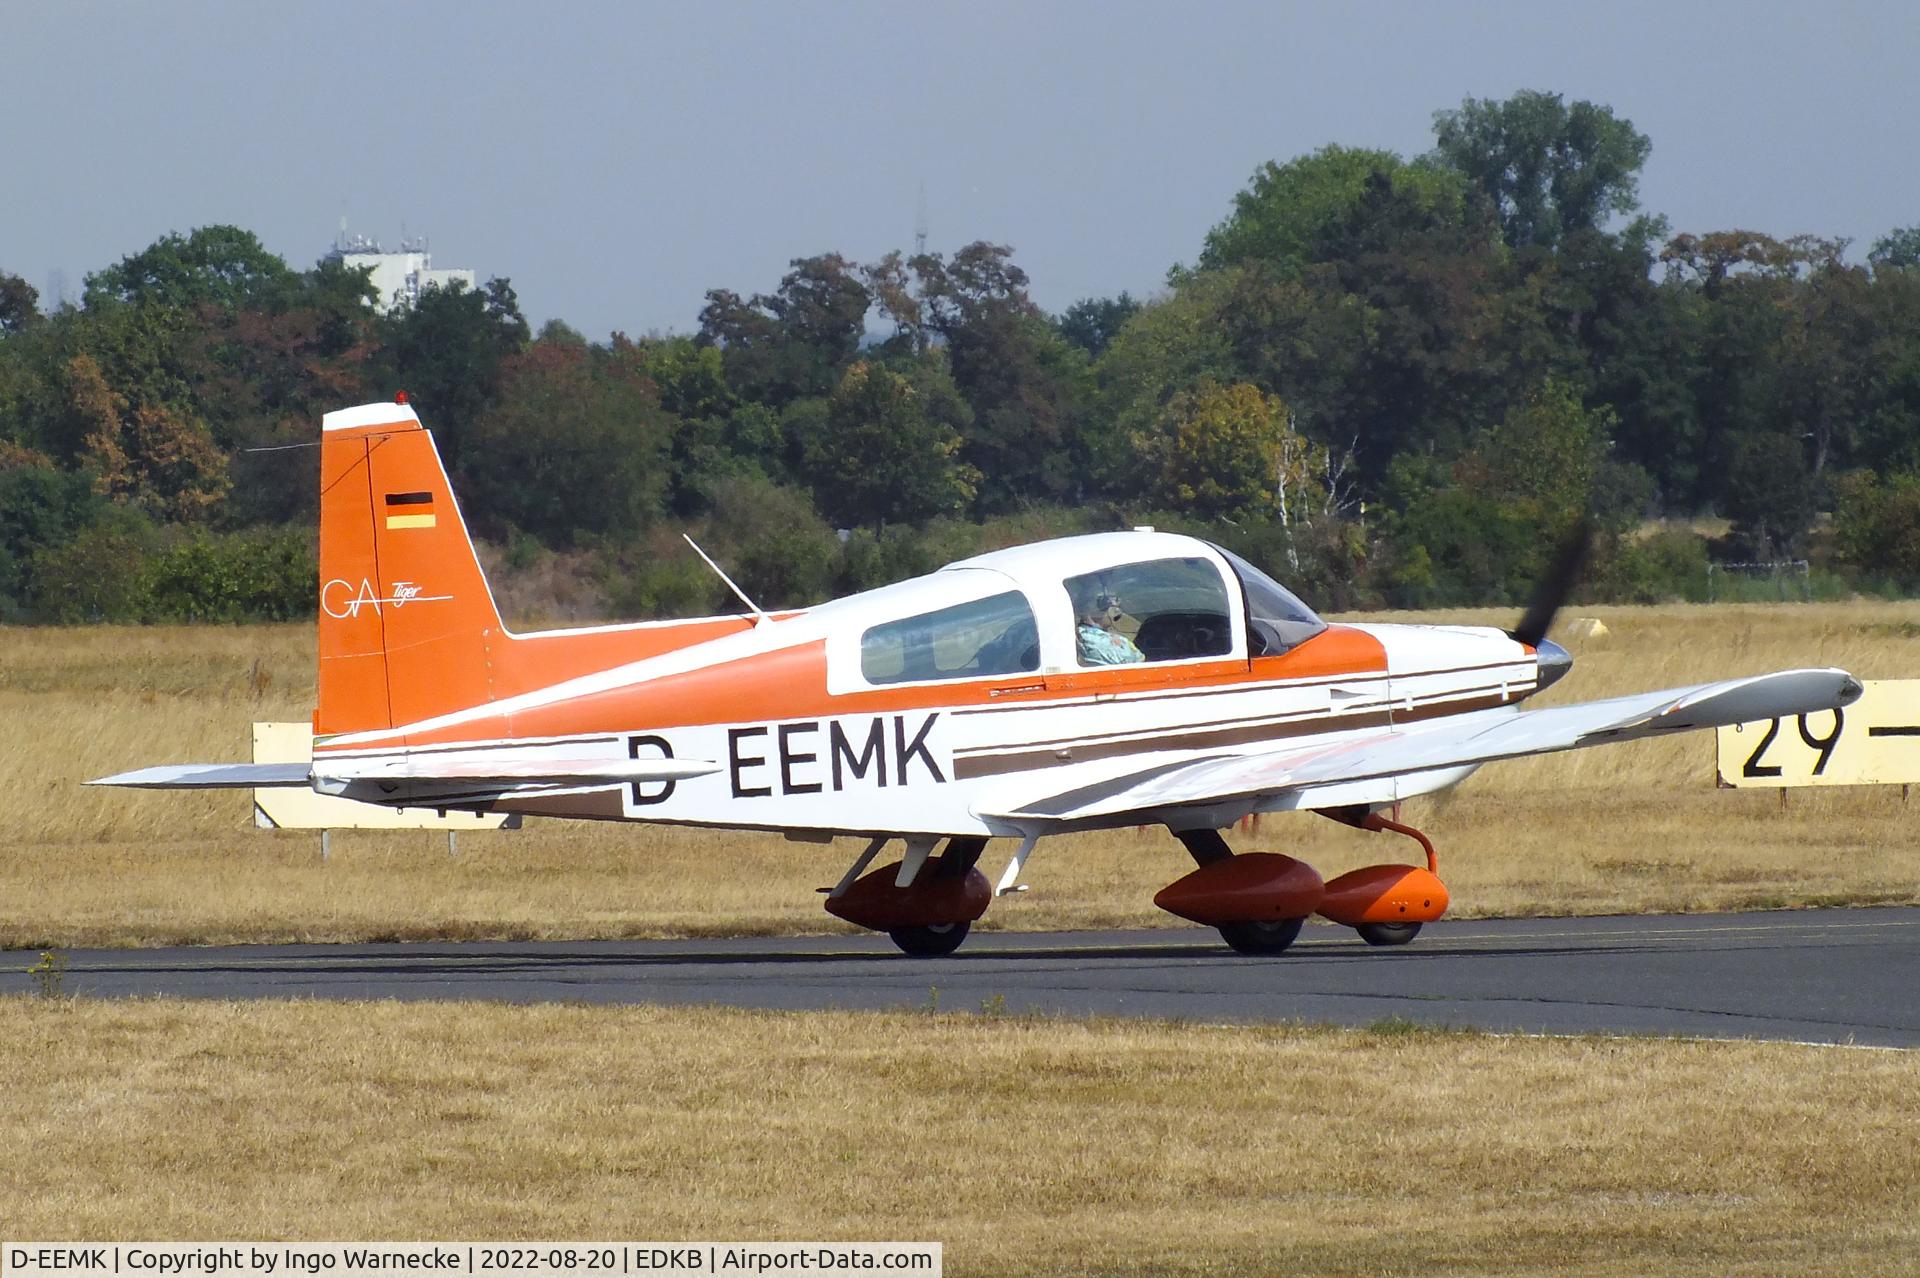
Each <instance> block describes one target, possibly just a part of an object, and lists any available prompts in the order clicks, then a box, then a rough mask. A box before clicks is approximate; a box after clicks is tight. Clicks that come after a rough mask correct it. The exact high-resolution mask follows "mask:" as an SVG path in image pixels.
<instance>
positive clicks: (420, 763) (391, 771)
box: [317, 755, 720, 789]
mask: <svg viewBox="0 0 1920 1278" xmlns="http://www.w3.org/2000/svg"><path fill="white" fill-rule="evenodd" d="M317 766H318V767H319V768H320V769H321V779H322V780H323V781H344V782H356V781H376V782H386V783H407V782H421V781H426V782H434V783H448V784H457V785H460V786H463V787H465V786H482V787H498V788H501V789H512V788H516V787H520V786H535V785H539V786H582V785H630V784H633V783H636V782H639V783H646V782H661V781H684V780H686V779H687V778H689V777H703V776H706V775H708V774H709V773H714V772H718V771H720V765H719V764H717V763H712V762H709V761H707V760H704V759H629V758H626V757H624V756H619V757H607V758H598V759H566V758H544V759H525V760H514V759H458V758H447V757H446V756H438V757H435V756H427V757H418V756H415V757H409V756H407V755H397V756H389V757H385V758H376V759H353V760H346V759H343V760H340V761H338V762H329V761H326V760H322V761H321V763H320V764H318V765H317Z"/></svg>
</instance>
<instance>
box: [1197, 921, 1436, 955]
mask: <svg viewBox="0 0 1920 1278" xmlns="http://www.w3.org/2000/svg"><path fill="white" fill-rule="evenodd" d="M1305 922H1306V920H1305V919H1274V920H1272V921H1271V922H1269V921H1266V920H1262V921H1260V922H1257V923H1222V924H1221V925H1220V939H1221V940H1223V941H1225V942H1226V943H1227V945H1228V946H1229V947H1230V948H1231V949H1233V950H1234V951H1235V952H1236V953H1239V954H1278V953H1280V951H1282V950H1284V949H1286V948H1287V947H1288V946H1289V945H1292V944H1293V941H1294V938H1295V937H1297V936H1299V935H1300V926H1301V924H1303V923H1305ZM1408 939H1409V940H1411V939H1412V938H1411V937H1409V938H1408Z"/></svg>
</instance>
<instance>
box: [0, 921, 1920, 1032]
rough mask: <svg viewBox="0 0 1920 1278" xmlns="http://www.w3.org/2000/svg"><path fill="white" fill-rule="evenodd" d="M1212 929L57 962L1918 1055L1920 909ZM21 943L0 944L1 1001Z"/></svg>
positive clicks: (255, 987)
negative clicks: (1240, 950) (1261, 934)
mask: <svg viewBox="0 0 1920 1278" xmlns="http://www.w3.org/2000/svg"><path fill="white" fill-rule="evenodd" d="M1214 936H1215V934H1214V933H1213V932H1211V931H1202V930H1200V929H1193V930H1190V931H1167V930H1160V931H1137V932H1073V933H998V934H995V933H981V934H976V935H975V936H973V937H971V938H969V940H968V941H967V943H966V945H965V946H964V947H963V948H962V949H961V950H960V952H959V953H958V954H956V955H954V956H953V957H951V958H944V959H908V958H905V957H903V956H902V955H900V954H899V953H898V952H897V951H896V950H895V949H894V948H893V946H892V944H891V943H890V942H888V941H887V940H886V938H884V937H880V936H873V937H867V936H859V937H844V936H842V937H807V938H753V939H741V940H724V941H579V942H549V941H532V942H515V943H507V942H477V943H471V944H451V943H449V944H407V945H392V944H389V945H249V946H226V947H217V948H191V949H188V948H181V949H150V950H70V951H66V952H65V957H66V960H67V967H66V970H65V972H64V974H63V976H62V978H61V991H62V992H63V993H69V994H78V995H86V996H91V997H121V996H137V995H172V996H180V997H188V998H222V999H246V998H353V999H389V998H390V999H497V1000H504V1001H508V1002H519V1003H530V1002H544V1001H570V1002H585V1003H676V1004H721V1005H728V1006H735V1007H761V1008H795V1009H811V1008H901V1007H906V1008H926V1007H927V1006H929V1004H937V1006H938V1007H939V1008H940V1009H941V1010H943V1011H972V1010H974V1009H976V1008H978V1007H980V1006H981V1005H982V1004H983V1003H991V1004H993V1005H995V1006H1004V1008H1005V1010H1007V1011H1009V1012H1045V1013H1053V1014H1066V1015H1089V1014H1092V1015H1110V1016H1142V1017H1163V1018H1172V1019H1183V1020H1196V1021H1207V1022H1256V1021H1280V1020H1298V1021H1307V1022H1325V1023H1332V1024H1342V1025H1366V1024H1370V1023H1373V1022H1376V1021H1380V1020H1383V1019H1386V1018H1389V1017H1401V1018H1405V1019H1407V1020H1412V1021H1418V1022H1422V1023H1427V1024H1435V1025H1453V1026H1476V1027H1480V1028H1484V1029H1490V1030H1507V1031H1521V1032H1534V1033H1552V1034H1571V1033H1622V1034H1680V1035H1697V1036H1703V1037H1712V1038H1770V1039H1790V1040H1796V1041H1807V1042H1823V1043H1858V1044H1873V1045H1881V1046H1895V1047H1920V909H1860V910H1803V911H1791V912H1780V913H1764V914H1703V915H1684V916H1682V915H1672V916H1655V917H1633V918H1583V919H1504V920H1468V921H1463V922H1441V923H1436V924H1431V925H1429V926H1428V927H1427V928H1426V930H1425V931H1424V932H1423V933H1422V934H1421V935H1420V937H1419V938H1418V939H1417V940H1415V941H1414V942H1413V944H1412V945H1409V946H1406V947H1404V948H1398V949H1373V948H1370V947H1368V946H1366V945H1364V944H1362V943H1360V942H1359V941H1358V940H1357V939H1356V938H1355V937H1354V934H1353V933H1352V932H1351V931H1349V930H1347V929H1345V928H1336V927H1332V926H1317V925H1316V926H1309V927H1308V928H1307V929H1306V930H1305V931H1304V932H1303V933H1302V934H1301V937H1300V940H1299V941H1298V942H1296V943H1295V944H1294V946H1293V947H1292V948H1291V949H1290V950H1288V951H1287V952H1286V953H1285V954H1282V955H1279V956H1276V957H1272V958H1243V957H1240V956H1238V955H1235V954H1232V953H1231V952H1229V951H1228V950H1226V949H1225V948H1224V947H1223V946H1221V945H1220V944H1219V943H1218V941H1217V940H1215V939H1214ZM38 958H39V956H38V954H34V953H26V952H21V951H12V952H7V953H4V954H0V993H23V992H32V991H34V990H35V988H36V984H35V981H34V978H33V977H32V976H30V975H29V974H28V972H27V969H28V968H29V967H31V966H32V965H33V964H34V963H35V962H36V961H38Z"/></svg>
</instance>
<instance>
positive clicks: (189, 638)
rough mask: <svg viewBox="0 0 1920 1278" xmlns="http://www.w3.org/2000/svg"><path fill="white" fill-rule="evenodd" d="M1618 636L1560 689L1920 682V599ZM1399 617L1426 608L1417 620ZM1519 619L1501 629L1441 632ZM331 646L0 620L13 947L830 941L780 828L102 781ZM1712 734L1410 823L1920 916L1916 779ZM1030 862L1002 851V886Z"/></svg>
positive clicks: (1130, 856)
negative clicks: (345, 803) (1763, 785)
mask: <svg viewBox="0 0 1920 1278" xmlns="http://www.w3.org/2000/svg"><path fill="white" fill-rule="evenodd" d="M1588 615H1593V616H1597V617H1599V618H1601V619H1602V620H1604V621H1605V623H1606V625H1607V626H1608V627H1609V628H1610V631H1611V633H1610V634H1609V635H1607V636H1605V637H1603V638H1601V639H1597V640H1590V641H1585V642H1582V641H1578V640H1575V641H1570V643H1569V646H1570V647H1571V648H1573V650H1574V652H1575V654H1576V656H1577V658H1578V664H1577V666H1576V668H1575V670H1574V671H1573V673H1572V675H1570V676H1569V677H1568V678H1567V679H1566V680H1565V681H1564V682H1563V683H1562V684H1560V685H1559V686H1558V687H1556V688H1554V689H1553V690H1551V691H1550V692H1549V693H1548V694H1546V696H1545V698H1543V700H1545V701H1552V700H1585V699H1591V698H1595V697H1601V696H1608V695H1613V694H1617V693H1621V692H1627V691H1634V690H1640V689H1647V688H1655V687H1665V686H1669V685H1674V684H1681V683H1688V682H1695V681H1700V680H1704V679H1709V678H1716V677H1722V676H1726V675H1732V674H1740V673H1750V672H1756V671H1761V670H1768V669H1777V668H1782V667H1788V666H1796V665H1829V664H1830V665H1841V666H1845V667H1847V668H1848V669H1851V670H1852V671H1853V672H1854V673H1856V674H1858V675H1861V676H1863V677H1868V678H1898V677H1905V676H1910V675H1920V659H1917V658H1920V605H1914V604H1887V603H1858V604H1845V605H1838V604H1835V605H1828V604H1815V605H1785V606H1758V605H1740V606H1723V607H1718V608H1704V607H1687V606H1672V607H1658V608H1599V609H1592V610H1590V611H1589V612H1588ZM1401 619H1405V618H1401ZM1436 619H1444V620H1478V621H1497V622H1500V623H1502V624H1506V623H1508V622H1510V621H1511V618H1508V617H1506V616H1505V615H1504V614H1497V615H1496V614H1465V613H1455V614H1447V615H1445V616H1444V617H1441V618H1436ZM312 696H313V648H312V632H311V629H310V628H309V627H306V626H286V627H255V628H197V629H184V628H175V629H169V628H160V627H155V628H104V627H103V628H87V629H74V630H59V629H20V628H0V794H4V795H5V796H6V797H5V800H4V801H5V803H6V805H7V821H6V823H5V829H6V834H5V836H4V838H5V841H4V843H0V947H39V946H70V945H80V944H140V943H148V942H160V941H181V942H212V941H237V940H285V939H307V940H347V939H361V938H402V939H404V938H422V937H429V936H449V937H562V936H578V937H634V936H676V935H677V936H685V935H727V934H736V935H737V934H742V933H751V932H767V931H776V930H779V931H832V930H839V929H841V928H842V925H840V924H838V923H836V922H834V921H833V920H831V919H829V918H828V917H827V916H826V915H825V914H823V913H822V912H821V910H820V905H819V898H818V897H817V896H816V895H814V893H813V891H812V889H814V888H815V887H818V886H822V885H825V884H828V883H831V882H833V881H834V880H835V879H836V878H837V877H838V876H839V874H840V872H841V871H842V870H843V869H844V868H845V866H846V865H847V864H848V863H849V862H850V861H851V859H852V857H853V855H854V853H855V851H856V850H857V848H856V847H855V846H854V845H852V844H849V843H842V844H839V845H836V846H831V847H823V846H818V845H809V844H796V843H787V842H784V841H782V840H780V839H778V838H774V837H768V836H760V835H741V834H728V833H713V832H698V831H678V830H665V829H653V828H648V827H641V826H615V825H600V824H591V823H570V822H550V821H549V822H542V821H530V822H529V823H528V826H527V828H526V829H524V830H521V831H517V832H505V833H498V834H484V835H482V834H472V835H465V836H462V839H461V842H460V855H459V856H458V858H450V857H449V856H448V855H447V850H446V844H445V840H444V839H442V838H440V837H438V836H435V835H430V834H422V833H402V834H372V833H367V834H342V835H337V836H335V838H334V840H333V855H332V857H331V859H330V860H328V861H326V862H322V861H321V859H320V857H319V854H318V849H319V839H318V836H317V835H316V834H313V833H298V832H273V831H256V830H254V829H253V828H252V827H251V817H250V805H249V803H248V800H247V797H246V795H245V794H244V792H205V793H196V794H184V793H174V794H141V793H132V792H127V791H111V790H89V789H84V788H82V787H81V786H80V785H79V784H78V783H79V782H80V781H81V780H84V779H85V778H88V777H94V776H100V775H103V774H106V773H109V772H115V771H120V770H124V769H127V768H131V767H136V766H140V765H143V764H147V763H156V762H168V761H180V760H197V761H211V760H220V759H233V760H239V759H244V758H245V757H246V755H247V743H248V724H249V723H250V722H251V721H253V720H255V719H301V718H304V717H305V716H306V715H307V713H308V711H309V708H310V706H311V704H312ZM1712 752H1713V745H1712V740H1711V737H1710V735H1709V734H1704V733H1702V734H1690V735H1688V736H1685V737H1680V738H1674V739H1671V740H1666V741H1656V742H1644V743H1639V744H1634V745H1627V746H1620V747H1613V748H1607V749H1601V750H1587V751H1581V752H1578V753H1575V754H1568V755H1558V756H1552V757H1547V758H1541V759H1531V760H1521V761H1516V762H1512V763H1505V764H1495V765H1492V766H1490V767H1489V768H1487V769H1485V770H1484V771H1482V772H1481V773H1480V774H1478V775H1477V776H1475V777H1474V778H1472V779H1471V780H1469V781H1468V782H1467V783H1466V784H1465V785H1464V786H1462V787H1460V788H1459V789H1458V790H1457V791H1455V792H1453V793H1451V794H1448V795H1443V796H1438V797H1435V798H1431V799H1424V800H1419V801H1416V802H1414V803H1412V804H1409V805H1408V809H1407V819H1408V820H1410V821H1412V822H1414V823H1415V824H1417V825H1420V826H1421V827H1422V828H1424V829H1425V830H1427V832H1428V833H1430V834H1431V835H1432V836H1433V837H1434V839H1435V840H1436V842H1437V843H1438V845H1439V847H1440V854H1441V869H1442V873H1443V875H1444V877H1445V878H1446V879H1447V882H1448V884H1449V886H1450V888H1451V889H1452V892H1453V900H1454V912H1455V913H1456V914H1457V915H1461V916H1469V915H1485V914H1540V913H1612V912H1622V911H1643V910H1660V911H1674V910H1719V909H1733V908H1741V907H1751V906H1796V905H1815V904H1847V903H1868V902H1915V901H1920V832H1917V831H1920V823H1917V822H1916V821H1915V819H1914V814H1915V810H1914V809H1911V808H1909V807H1908V806H1907V805H1906V804H1905V803H1904V802H1903V800H1902V796H1901V793H1900V791H1899V790H1898V789H1895V788H1879V789H1848V790H1826V791H1819V792H1813V791H1800V792H1796V793H1794V794H1792V795H1791V796H1790V797H1789V798H1788V800H1787V801H1786V803H1785V805H1784V806H1783V805H1782V802H1781V800H1780V799H1779V797H1778V796H1777V795H1776V794H1773V793H1766V792H1737V793H1736V792H1730V791H1716V790H1715V789H1714V788H1713V784H1712V778H1713V764H1712ZM1235 843H1236V845H1237V846H1239V847H1240V848H1242V849H1243V850H1244V849H1251V848H1255V847H1258V848H1265V849H1271V850H1281V851H1287V852H1290V853H1292V854H1294V855H1297V856H1301V857H1303V858H1304V859H1306V860H1308V861H1309V862H1311V863H1312V864H1314V865H1315V866H1316V867H1317V868H1318V869H1320V870H1321V872H1322V873H1323V874H1325V875H1327V876H1329V877H1331V876H1332V875H1333V874H1337V873H1340V872H1341V871H1343V870H1345V869H1349V868H1352V867H1354V866H1358V865H1363V864H1367V863H1370V862H1373V861H1379V860H1404V859H1409V858H1408V853H1409V852H1411V851H1412V850H1413V849H1412V845H1411V844H1409V843H1407V842H1406V841H1404V840H1401V839H1398V838H1395V837H1393V836H1389V835H1367V834H1361V833H1358V832H1356V831H1353V830H1349V829H1346V828H1344V827H1340V826H1336V825H1334V824H1332V823H1330V822H1327V821H1324V820H1320V819H1318V818H1315V817H1311V816H1290V817H1284V818H1268V819H1267V820H1266V821H1265V822H1264V824H1263V826H1262V828H1261V829H1260V830H1259V831H1258V833H1257V834H1255V835H1245V834H1243V835H1240V836H1237V837H1236V838H1235ZM1007 851H1010V847H1009V845H1007V844H1004V843H1001V844H995V845H994V846H993V847H991V848H989V851H988V861H987V863H986V866H987V868H988V869H989V870H990V871H995V872H997V868H998V864H999V862H998V860H997V858H998V857H1002V856H1004V855H1005V854H1006V852H1007ZM1190 867H1191V862H1190V861H1188V859H1187V857H1186V855H1185V853H1184V852H1182V851H1181V850H1180V849H1179V847H1178V845H1177V844H1176V843H1174V842H1173V840H1172V839H1171V838H1169V837H1168V836H1167V834H1166V832H1165V831H1163V830H1158V829H1152V830H1145V831H1138V832H1136V831H1130V830H1129V831H1121V832H1117V833H1112V834H1104V835H1087V836H1076V837H1072V838H1064V839H1058V840H1051V841H1047V842H1043V843H1042V844H1041V846H1040V848H1039V850H1038V851H1037V852H1036V853H1035V854H1034V858H1033V860H1032V861H1031V862H1030V863H1029V866H1028V871H1027V875H1026V878H1027V881H1028V882H1029V883H1030V884H1032V886H1033V890H1032V891H1031V892H1028V893H1025V894H1023V895H1020V896H1017V897H1012V898H1009V899H1007V900H1004V901H1001V902H998V903H996V905H995V906H994V908H993V909H992V910H991V911H990V912H989V913H988V915H987V918H986V920H985V921H984V923H983V924H982V926H984V927H1001V928H1051V927H1093V926H1112V925H1152V924H1161V923H1169V922H1172V920H1170V919H1169V918H1168V917H1167V916H1165V915H1162V914H1161V913H1160V912H1159V911H1157V910H1155V909H1154V908H1153V906H1152V904H1151V897H1152V894H1153V893H1154V891H1155V890H1157V889H1158V888H1159V887H1161V886H1162V885H1164V884H1165V883H1167V882H1169V881H1171V880H1172V879H1173V878H1175V877H1177V876H1179V875H1180V874H1182V873H1184V872H1185V871H1186V870H1187V869H1188V868H1190Z"/></svg>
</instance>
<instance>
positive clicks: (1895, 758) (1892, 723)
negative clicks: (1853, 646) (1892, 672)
mask: <svg viewBox="0 0 1920 1278" xmlns="http://www.w3.org/2000/svg"><path fill="white" fill-rule="evenodd" d="M1862 687H1863V688H1864V689H1865V691H1863V692H1862V693H1861V694H1860V699H1859V700H1858V701H1856V702H1854V703H1853V704H1852V705H1850V706H1848V707H1846V709H1844V710H1821V711H1817V712H1815V713H1813V714H1803V715H1799V716H1797V717H1794V718H1790V719H1763V720H1761V721H1759V722H1758V723H1736V724H1734V725H1733V726H1732V727H1727V728H1721V729H1719V730H1718V731H1717V732H1715V733H1714V737H1715V744H1716V746H1717V766H1718V769H1719V774H1720V775H1719V781H1720V784H1721V785H1722V786H1727V787H1737V788H1744V787H1748V786H1772V787H1780V786H1801V785H1908V784H1911V783H1913V782H1920V679H1866V680H1863V681H1862Z"/></svg>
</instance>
